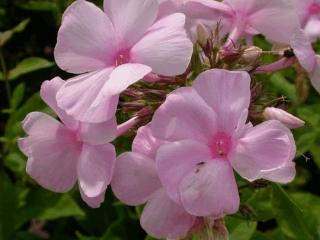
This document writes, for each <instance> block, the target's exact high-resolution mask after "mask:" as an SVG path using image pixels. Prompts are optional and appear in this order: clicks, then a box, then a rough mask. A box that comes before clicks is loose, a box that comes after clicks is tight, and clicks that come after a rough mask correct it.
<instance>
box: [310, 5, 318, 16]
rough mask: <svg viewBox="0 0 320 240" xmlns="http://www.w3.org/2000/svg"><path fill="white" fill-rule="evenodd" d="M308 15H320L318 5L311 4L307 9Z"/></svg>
mask: <svg viewBox="0 0 320 240" xmlns="http://www.w3.org/2000/svg"><path fill="white" fill-rule="evenodd" d="M309 13H310V14H313V15H316V14H320V4H319V3H312V4H311V5H310V7H309Z"/></svg>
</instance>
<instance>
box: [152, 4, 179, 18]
mask: <svg viewBox="0 0 320 240" xmlns="http://www.w3.org/2000/svg"><path fill="white" fill-rule="evenodd" d="M158 2H159V12H158V17H157V19H161V18H164V17H166V16H168V15H170V14H173V13H177V12H181V11H180V10H181V9H180V6H181V5H182V1H181V2H180V3H181V4H179V0H177V1H175V0H158Z"/></svg>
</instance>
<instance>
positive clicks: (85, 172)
mask: <svg viewBox="0 0 320 240" xmlns="http://www.w3.org/2000/svg"><path fill="white" fill-rule="evenodd" d="M115 160H116V152H115V149H114V146H113V145H112V144H110V143H107V144H104V145H96V146H92V145H88V144H83V147H82V152H81V156H80V159H79V163H78V167H77V173H78V179H79V185H80V187H81V189H82V191H83V193H84V194H85V195H86V196H87V197H90V198H92V197H97V196H99V195H100V194H101V193H103V192H105V190H106V189H107V186H108V185H109V184H110V182H111V178H112V175H113V170H114V165H115Z"/></svg>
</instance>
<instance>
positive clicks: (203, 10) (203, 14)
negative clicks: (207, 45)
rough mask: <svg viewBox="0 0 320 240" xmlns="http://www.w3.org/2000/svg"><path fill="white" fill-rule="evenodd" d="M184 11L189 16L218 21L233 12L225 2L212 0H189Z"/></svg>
mask: <svg viewBox="0 0 320 240" xmlns="http://www.w3.org/2000/svg"><path fill="white" fill-rule="evenodd" d="M183 12H184V13H185V14H186V15H187V17H192V18H198V19H199V18H205V19H210V20H212V21H216V22H217V21H219V20H220V19H222V17H223V16H230V15H231V14H232V13H233V12H232V9H230V8H229V7H228V5H226V4H225V3H223V2H218V1H211V0H188V1H186V2H185V4H184V6H183Z"/></svg>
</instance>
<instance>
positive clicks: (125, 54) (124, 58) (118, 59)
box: [114, 49, 130, 66]
mask: <svg viewBox="0 0 320 240" xmlns="http://www.w3.org/2000/svg"><path fill="white" fill-rule="evenodd" d="M128 62H130V50H128V49H126V50H121V51H119V52H118V53H117V54H116V55H115V57H114V64H115V65H116V66H119V65H122V64H125V63H128Z"/></svg>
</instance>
